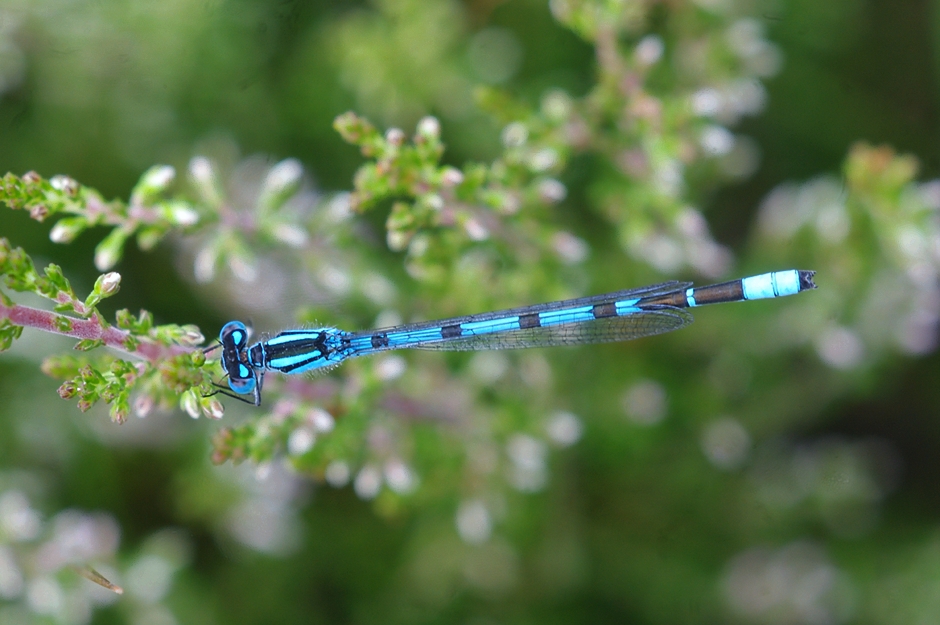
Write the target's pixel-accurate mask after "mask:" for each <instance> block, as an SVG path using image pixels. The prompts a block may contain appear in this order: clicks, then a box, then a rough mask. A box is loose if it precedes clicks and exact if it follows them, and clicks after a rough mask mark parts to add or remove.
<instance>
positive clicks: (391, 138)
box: [385, 128, 405, 148]
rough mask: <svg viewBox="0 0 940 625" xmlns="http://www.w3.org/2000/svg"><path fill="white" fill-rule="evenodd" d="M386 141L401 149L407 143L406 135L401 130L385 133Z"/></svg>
mask: <svg viewBox="0 0 940 625" xmlns="http://www.w3.org/2000/svg"><path fill="white" fill-rule="evenodd" d="M385 141H386V142H387V143H388V144H389V145H392V146H394V147H396V148H397V147H401V146H402V145H404V143H405V133H404V131H402V129H401V128H389V129H388V130H386V131H385Z"/></svg>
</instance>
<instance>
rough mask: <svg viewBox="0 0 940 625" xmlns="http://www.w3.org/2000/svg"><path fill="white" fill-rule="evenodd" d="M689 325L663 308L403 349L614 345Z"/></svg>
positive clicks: (681, 313)
mask: <svg viewBox="0 0 940 625" xmlns="http://www.w3.org/2000/svg"><path fill="white" fill-rule="evenodd" d="M690 323H692V315H691V314H690V313H689V312H687V311H685V310H682V309H679V308H672V307H669V308H666V307H663V308H661V309H658V310H643V311H640V312H636V313H632V314H629V315H625V316H623V317H604V318H602V319H593V320H590V321H581V322H578V323H563V324H557V325H552V326H546V327H538V328H524V329H517V330H507V331H503V332H492V333H489V334H478V335H475V336H467V337H458V338H451V339H442V340H438V341H426V342H416V343H413V344H411V345H403V346H402V347H407V348H411V349H433V350H446V351H474V350H484V349H521V348H527V347H550V346H553V345H582V344H587V343H611V342H615V341H629V340H630V339H638V338H641V337H644V336H653V335H654V334H662V333H664V332H672V331H673V330H678V329H679V328H681V327H683V326H686V325H688V324H690Z"/></svg>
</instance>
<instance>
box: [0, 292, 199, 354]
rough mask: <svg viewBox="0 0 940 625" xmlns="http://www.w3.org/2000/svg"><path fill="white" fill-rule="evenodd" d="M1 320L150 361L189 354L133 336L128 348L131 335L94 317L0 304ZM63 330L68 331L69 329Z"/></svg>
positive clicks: (189, 350)
mask: <svg viewBox="0 0 940 625" xmlns="http://www.w3.org/2000/svg"><path fill="white" fill-rule="evenodd" d="M0 319H9V320H10V321H11V322H13V323H14V324H16V325H18V326H24V327H27V328H36V329H37V330H42V331H44V332H52V333H53V334H61V335H63V336H70V337H72V338H73V339H91V340H102V341H104V344H105V345H107V346H108V347H111V348H113V349H116V350H118V351H121V352H124V353H126V354H133V355H135V356H139V357H141V358H144V359H146V360H149V361H151V362H156V361H158V360H164V359H167V358H171V357H173V356H178V355H179V354H186V353H189V352H191V351H192V349H191V348H188V347H183V346H182V345H172V346H169V347H168V346H164V345H160V344H158V343H153V342H150V341H148V340H147V339H145V338H141V337H134V338H135V339H136V340H137V347H136V349H128V347H127V343H126V341H127V339H128V338H129V337H130V335H131V334H130V332H128V331H127V330H121V329H118V328H115V327H114V326H110V325H105V326H102V323H103V321H100V320H99V318H98V317H97V316H95V317H92V318H90V319H77V318H75V317H69V316H67V315H61V314H59V313H54V312H50V311H48V310H42V309H39V308H30V307H28V306H18V305H13V306H4V305H3V304H2V303H0ZM62 328H68V330H63V329H62Z"/></svg>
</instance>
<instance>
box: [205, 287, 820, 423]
mask: <svg viewBox="0 0 940 625" xmlns="http://www.w3.org/2000/svg"><path fill="white" fill-rule="evenodd" d="M815 273H816V272H815V271H800V270H796V269H790V270H787V271H775V272H772V273H765V274H761V275H759V276H751V277H749V278H744V279H741V280H732V281H731V282H722V283H721V284H712V285H709V286H702V287H697V288H696V287H693V286H692V284H691V283H689V282H675V281H673V282H664V283H662V284H655V285H652V286H646V287H641V288H638V289H628V290H625V291H617V292H615V293H607V294H606V295H595V296H593V297H582V298H579V299H570V300H564V301H559V302H550V303H547V304H536V305H534V306H523V307H521V308H511V309H509V310H500V311H496V312H487V313H480V314H477V315H467V316H465V317H454V318H452V319H441V320H439V321H422V322H419V323H408V324H404V325H400V326H395V327H391V328H383V329H379V330H367V331H363V332H347V331H345V330H340V329H339V328H330V327H326V328H307V329H302V330H285V331H284V332H281V333H280V334H278V335H277V336H275V337H273V338H270V339H267V340H265V341H259V342H257V343H255V344H254V345H249V343H248V330H247V328H246V327H245V324H243V323H242V322H240V321H230V322H228V323H227V324H225V326H223V328H222V331H221V332H220V333H219V343H220V344H221V347H222V369H224V370H225V373H226V375H227V376H228V387H229V389H231V391H232V394H230V393H229V392H228V389H225V388H224V387H223V386H222V385H219V388H220V389H221V390H220V392H223V393H225V394H226V395H230V396H231V397H235V398H236V399H240V400H242V401H245V402H248V403H253V404H254V405H256V406H260V405H261V387H262V384H263V382H264V374H265V373H266V372H268V371H277V372H279V373H288V374H294V373H306V372H308V371H314V370H316V369H324V368H328V367H333V366H336V365H338V364H340V363H341V362H343V361H344V360H346V359H348V358H354V357H356V356H369V355H371V354H375V353H378V352H384V351H388V350H391V349H435V350H454V351H467V350H483V349H517V348H523V347H548V346H554V345H581V344H585V343H607V342H612V341H627V340H630V339H636V338H640V337H643V336H652V335H654V334H662V333H663V332H671V331H672V330H678V329H679V328H681V327H683V326H685V325H688V324H689V323H691V322H692V315H691V314H690V313H689V312H688V311H687V310H685V309H686V308H692V307H695V306H703V305H705V304H719V303H722V302H740V301H744V300H754V299H765V298H771V297H783V296H786V295H794V294H796V293H799V292H800V291H805V290H807V289H815V288H816V285H815V284H814V283H813V275H814V274H815ZM245 395H251V397H252V400H251V401H249V400H248V399H244V398H243V396H245Z"/></svg>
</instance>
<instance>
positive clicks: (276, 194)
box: [258, 158, 304, 211]
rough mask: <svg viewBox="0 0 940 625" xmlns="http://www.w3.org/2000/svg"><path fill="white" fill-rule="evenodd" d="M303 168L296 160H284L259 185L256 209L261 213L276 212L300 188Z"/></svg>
mask: <svg viewBox="0 0 940 625" xmlns="http://www.w3.org/2000/svg"><path fill="white" fill-rule="evenodd" d="M303 176H304V168H303V165H301V164H300V161H298V160H297V159H296V158H288V159H284V160H283V161H281V162H280V163H278V164H276V165H275V166H274V167H272V168H271V170H270V171H269V172H268V175H267V176H266V177H265V179H264V183H263V184H262V185H261V194H260V196H259V198H258V207H259V209H261V211H272V210H277V209H278V208H280V207H281V206H283V204H284V202H286V201H287V200H288V199H289V198H290V197H291V196H292V195H294V194H295V193H296V192H297V190H298V189H299V188H300V183H301V182H302V181H303Z"/></svg>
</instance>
